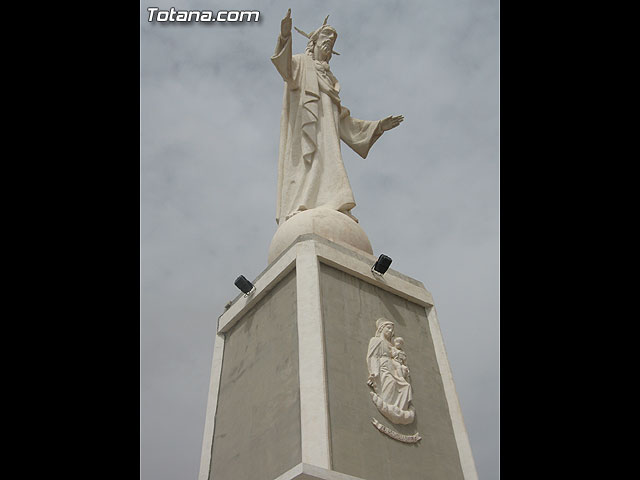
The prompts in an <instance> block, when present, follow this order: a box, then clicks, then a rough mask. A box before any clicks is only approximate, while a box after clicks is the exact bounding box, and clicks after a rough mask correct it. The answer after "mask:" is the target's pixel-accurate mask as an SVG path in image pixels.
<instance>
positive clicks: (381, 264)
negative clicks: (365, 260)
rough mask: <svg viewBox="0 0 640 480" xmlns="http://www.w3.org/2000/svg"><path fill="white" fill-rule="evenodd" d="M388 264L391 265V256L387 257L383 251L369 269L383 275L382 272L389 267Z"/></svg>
mask: <svg viewBox="0 0 640 480" xmlns="http://www.w3.org/2000/svg"><path fill="white" fill-rule="evenodd" d="M389 265H391V258H389V257H387V256H386V255H385V254H384V253H383V254H382V255H380V256H379V257H378V260H377V261H376V263H374V264H373V267H371V271H372V272H373V273H379V274H380V275H384V273H385V272H386V271H387V270H388V269H389Z"/></svg>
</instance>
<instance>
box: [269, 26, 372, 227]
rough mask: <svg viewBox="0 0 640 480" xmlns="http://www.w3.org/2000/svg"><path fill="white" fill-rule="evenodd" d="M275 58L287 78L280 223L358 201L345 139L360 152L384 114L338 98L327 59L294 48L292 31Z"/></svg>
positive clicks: (345, 209)
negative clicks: (354, 111)
mask: <svg viewBox="0 0 640 480" xmlns="http://www.w3.org/2000/svg"><path fill="white" fill-rule="evenodd" d="M280 46H281V48H280V49H279V50H276V52H275V54H274V55H273V56H272V57H271V61H272V62H273V64H274V65H275V67H276V69H277V70H278V72H279V73H280V75H281V76H282V78H283V80H284V81H285V86H284V98H283V101H282V117H281V121H280V151H279V157H278V200H277V207H276V222H277V223H278V225H280V224H281V223H283V222H284V221H285V220H287V219H288V218H290V217H291V216H292V215H293V214H295V213H297V212H301V211H304V210H308V209H312V208H316V207H327V208H331V209H334V210H338V211H340V212H343V213H345V214H347V215H349V216H350V217H351V218H353V219H354V220H355V221H357V219H356V218H355V217H353V216H352V215H351V214H350V210H351V209H352V208H353V207H355V206H356V202H355V200H354V197H353V192H352V190H351V185H350V184H349V179H348V178H347V172H346V170H345V168H344V164H343V161H342V154H341V152H340V140H341V139H342V141H343V142H345V143H346V144H347V145H349V147H351V148H352V149H353V150H354V151H355V152H356V153H357V154H358V155H360V156H361V157H362V158H366V157H367V154H368V153H369V149H370V148H371V146H372V145H373V144H374V142H375V141H376V140H377V139H378V138H379V137H380V135H382V129H381V127H380V120H377V121H368V120H358V119H356V118H353V117H351V114H350V112H349V109H348V108H346V107H344V106H342V105H341V104H340V97H339V93H340V84H339V83H338V81H337V79H336V78H335V77H334V76H333V74H332V73H331V71H330V70H329V64H328V63H327V62H320V61H316V60H314V59H313V58H312V57H311V55H308V54H306V53H304V54H297V55H293V56H292V54H291V36H289V37H288V38H287V40H286V41H285V42H281V41H279V42H278V46H277V47H276V49H278V47H280Z"/></svg>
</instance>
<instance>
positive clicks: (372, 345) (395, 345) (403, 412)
mask: <svg viewBox="0 0 640 480" xmlns="http://www.w3.org/2000/svg"><path fill="white" fill-rule="evenodd" d="M394 328H395V325H394V323H393V322H391V321H389V320H386V319H384V318H379V319H378V320H376V334H375V336H374V337H372V338H371V339H370V340H369V347H368V349H367V368H368V370H369V378H368V380H367V385H369V387H371V389H372V390H373V391H372V392H370V394H371V400H372V401H373V403H374V405H375V406H376V408H377V409H378V411H379V412H380V413H381V414H382V415H384V417H385V418H386V419H387V420H389V421H390V422H392V423H395V424H398V425H409V424H411V423H413V422H414V420H415V414H416V411H415V408H414V407H413V405H412V400H413V393H412V389H411V383H410V377H409V367H407V354H406V353H405V351H404V339H403V338H402V337H396V336H395V335H394ZM372 422H373V425H374V426H375V427H376V428H377V429H378V430H380V431H381V432H383V433H385V434H386V435H389V436H390V437H391V438H395V439H396V440H399V441H401V442H405V443H416V442H417V441H418V440H420V439H421V438H422V437H420V435H419V434H418V433H417V432H416V433H415V434H414V435H403V434H401V433H398V432H395V431H393V430H391V429H390V428H388V427H385V426H384V425H382V424H381V423H380V422H378V421H377V420H376V419H375V418H374V419H373V420H372Z"/></svg>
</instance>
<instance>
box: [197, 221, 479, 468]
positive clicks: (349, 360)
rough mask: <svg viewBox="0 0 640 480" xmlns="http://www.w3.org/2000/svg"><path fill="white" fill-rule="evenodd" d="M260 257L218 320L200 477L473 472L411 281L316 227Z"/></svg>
mask: <svg viewBox="0 0 640 480" xmlns="http://www.w3.org/2000/svg"><path fill="white" fill-rule="evenodd" d="M303 214H304V212H303V213H301V214H299V215H303ZM340 215H341V214H340ZM300 218H302V219H303V220H304V217H300ZM345 218H346V219H347V220H348V221H350V222H352V223H354V224H355V222H353V220H351V219H348V218H347V217H345ZM287 223H289V222H287ZM356 225H357V224H356ZM272 260H273V261H272V262H271V263H270V264H269V266H268V267H267V269H266V270H264V271H263V272H262V273H261V274H260V275H259V276H258V278H256V279H255V281H254V282H253V283H254V285H255V287H256V288H255V290H254V291H253V292H252V293H250V294H249V295H248V296H245V295H243V294H241V295H239V296H238V297H237V298H236V299H235V300H234V301H233V302H232V304H231V305H230V306H229V307H228V309H227V310H226V311H225V312H224V313H223V314H222V315H221V316H220V318H219V320H218V328H217V332H218V333H217V336H216V339H215V347H214V353H213V362H212V370H211V384H210V391H209V400H208V405H207V415H206V425H205V432H204V442H203V449H202V459H201V467H200V476H199V480H272V479H273V480H293V479H299V480H303V479H306V480H310V479H324V480H388V479H391V478H393V479H395V480H416V479H421V478H424V479H433V480H471V479H477V474H476V470H475V465H474V461H473V457H472V454H471V449H470V445H469V440H468V437H467V433H466V430H465V427H464V422H463V419H462V413H461V410H460V406H459V404H458V398H457V394H456V391H455V386H454V383H453V379H452V376H451V371H450V368H449V364H448V361H447V356H446V353H445V348H444V344H443V340H442V336H441V334H440V329H439V326H438V320H437V318H436V312H435V308H434V306H433V299H432V297H431V294H430V293H429V292H428V291H427V290H426V289H425V288H424V286H423V285H422V283H420V282H418V281H416V280H413V279H411V278H409V277H407V276H404V275H402V274H400V273H399V272H397V271H394V270H388V271H387V272H386V273H385V274H384V275H379V274H376V273H372V271H371V266H372V265H373V263H374V262H375V261H376V257H374V256H373V255H372V254H369V253H365V252H364V251H358V250H356V249H354V248H348V247H347V246H344V245H341V244H340V243H337V242H332V241H329V240H327V239H326V238H322V237H320V236H318V235H315V234H306V235H302V236H299V237H298V238H297V239H295V241H293V243H290V244H289V245H287V247H286V249H285V250H283V251H282V252H280V253H279V254H278V255H277V258H273V259H272ZM402 422H410V423H406V424H403V423H402Z"/></svg>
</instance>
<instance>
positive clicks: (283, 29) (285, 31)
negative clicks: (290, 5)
mask: <svg viewBox="0 0 640 480" xmlns="http://www.w3.org/2000/svg"><path fill="white" fill-rule="evenodd" d="M280 35H281V36H282V38H287V37H288V36H289V35H291V9H289V10H287V15H286V16H285V17H284V18H283V19H282V21H281V22H280Z"/></svg>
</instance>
